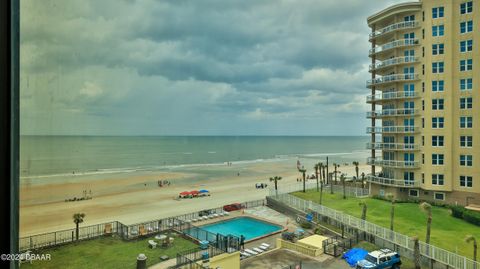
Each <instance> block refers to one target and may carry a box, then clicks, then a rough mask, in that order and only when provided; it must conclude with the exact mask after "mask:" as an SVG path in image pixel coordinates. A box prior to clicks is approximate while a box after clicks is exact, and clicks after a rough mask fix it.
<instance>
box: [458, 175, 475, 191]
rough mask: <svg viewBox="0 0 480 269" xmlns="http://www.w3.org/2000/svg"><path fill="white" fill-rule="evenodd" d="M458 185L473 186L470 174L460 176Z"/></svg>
mask: <svg viewBox="0 0 480 269" xmlns="http://www.w3.org/2000/svg"><path fill="white" fill-rule="evenodd" d="M460 187H467V188H471V187H473V177H472V176H460Z"/></svg>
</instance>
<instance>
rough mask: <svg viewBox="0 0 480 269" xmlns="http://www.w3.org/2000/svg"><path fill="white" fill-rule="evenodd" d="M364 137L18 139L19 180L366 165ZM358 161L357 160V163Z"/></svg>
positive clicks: (94, 137) (87, 137) (75, 137)
mask: <svg viewBox="0 0 480 269" xmlns="http://www.w3.org/2000/svg"><path fill="white" fill-rule="evenodd" d="M368 140H369V138H368V137H365V136H343V137H342V136H335V137H333V136H317V137H314V136H306V137H304V136H145V137H130V136H115V137H114V136H21V138H20V176H21V178H41V177H51V176H62V175H72V174H105V173H116V172H129V171H142V170H161V169H164V168H172V167H184V166H195V165H201V166H203V165H214V164H223V163H226V162H234V163H241V162H264V161H275V160H284V159H292V158H301V159H318V160H319V161H320V160H321V159H325V157H326V156H329V157H330V160H333V161H335V159H337V161H338V162H342V163H343V162H352V161H355V160H356V161H360V162H362V163H363V162H365V160H364V159H363V157H366V156H367V154H368V151H367V150H366V149H365V144H366V143H367V142H368ZM360 157H361V159H359V158H360Z"/></svg>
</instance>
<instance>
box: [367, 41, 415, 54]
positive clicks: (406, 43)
mask: <svg viewBox="0 0 480 269" xmlns="http://www.w3.org/2000/svg"><path fill="white" fill-rule="evenodd" d="M418 44H419V42H418V38H407V39H399V40H395V41H392V42H389V43H386V44H383V45H381V46H377V47H375V48H372V49H370V51H369V52H370V55H372V54H375V53H379V52H384V51H387V50H390V49H394V48H399V47H405V46H415V45H418Z"/></svg>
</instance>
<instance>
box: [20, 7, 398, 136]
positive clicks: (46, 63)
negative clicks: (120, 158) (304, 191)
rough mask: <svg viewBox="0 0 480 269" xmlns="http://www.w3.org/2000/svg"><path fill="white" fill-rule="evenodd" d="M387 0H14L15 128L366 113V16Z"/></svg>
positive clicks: (157, 125)
mask: <svg viewBox="0 0 480 269" xmlns="http://www.w3.org/2000/svg"><path fill="white" fill-rule="evenodd" d="M392 2H396V1H381V0H375V1H360V0H358V1H354V0H344V1H337V0H323V1H313V0H305V1H293V0H291V1H287V0H284V1H277V0H275V1H274V0H265V1H224V0H204V1H193V0H191V1H184V0H175V1H173V0H172V1H156V0H138V1H133V0H121V1H118V0H105V1H93V0H90V1H63V0H43V1H35V0H25V1H22V2H21V4H22V6H21V8H22V16H21V18H22V21H21V69H22V82H23V83H22V92H21V95H22V102H21V105H22V109H23V112H24V113H23V115H24V116H23V117H24V118H23V119H24V121H23V122H24V123H25V124H22V128H23V130H24V131H25V132H28V133H35V132H39V133H42V132H43V133H45V132H46V133H83V132H86V133H89V132H90V131H89V130H92V131H91V132H93V130H95V132H100V133H102V132H104V133H108V132H117V133H126V134H128V133H136V132H138V129H139V127H138V125H140V126H143V127H144V128H146V130H145V132H146V133H158V134H163V133H168V132H170V133H182V132H187V133H192V134H195V133H196V130H194V129H188V128H187V127H184V126H180V127H179V125H178V124H177V122H179V121H180V122H183V123H185V126H199V125H201V123H202V122H205V123H207V122H208V124H209V125H212V122H213V125H215V124H218V126H211V128H210V129H211V130H212V133H213V132H214V130H221V129H222V128H226V129H228V132H230V133H232V134H235V133H238V132H240V131H239V130H243V129H244V128H246V126H248V128H250V129H251V132H256V130H258V132H259V133H262V132H264V131H265V130H263V129H262V128H264V126H266V125H265V122H266V121H268V120H276V121H277V122H276V124H277V125H278V124H279V123H280V121H281V119H286V118H288V119H294V120H295V121H296V123H295V126H297V127H298V126H299V123H298V122H301V121H302V120H305V124H310V123H309V121H308V119H309V118H312V117H319V116H322V115H327V116H328V117H333V119H334V118H335V117H336V116H335V115H339V114H349V116H348V119H347V121H348V120H350V121H352V122H363V121H364V119H363V115H362V116H360V113H359V112H358V111H363V110H364V109H365V107H366V105H365V104H364V95H365V94H366V89H365V79H367V78H368V73H367V70H366V68H367V65H368V58H367V51H368V45H369V44H368V40H367V37H368V27H367V26H366V17H367V16H368V15H370V14H373V13H374V12H376V11H378V10H380V9H382V8H384V7H386V6H388V5H390V4H392ZM166 115H169V116H168V117H167V116H166ZM42 117H43V118H42ZM225 117H226V118H228V119H229V120H228V121H227V122H226V121H225V120H224V118H225ZM344 118H345V117H344V116H342V120H343V119H344ZM42 121H43V122H47V123H48V124H42ZM125 122H129V123H131V122H136V123H135V125H136V126H137V127H136V129H135V130H133V129H132V130H128V128H127V127H124V126H125ZM232 122H236V123H238V124H233V125H232V126H231V124H230V123H232ZM247 122H248V123H247ZM194 123H195V124H194ZM300 125H301V124H300ZM164 126H170V127H172V126H173V127H172V128H168V130H166V129H167V128H166V127H164ZM124 128H127V129H124ZM332 128H333V129H332V130H333V132H341V129H339V128H337V127H335V126H333V127H332ZM36 129H40V130H36ZM285 129H286V130H287V129H290V125H289V121H286V122H285ZM262 130H263V131H262ZM265 132H267V131H265ZM318 132H319V133H318V134H322V133H326V132H325V131H324V130H318ZM362 132H363V128H362V129H361V130H360V129H359V130H358V131H357V132H356V133H357V134H360V133H362ZM207 133H208V132H207Z"/></svg>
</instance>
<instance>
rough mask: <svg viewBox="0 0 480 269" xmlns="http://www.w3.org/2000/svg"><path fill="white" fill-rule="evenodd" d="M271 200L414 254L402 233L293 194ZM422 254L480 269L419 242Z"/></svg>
mask: <svg viewBox="0 0 480 269" xmlns="http://www.w3.org/2000/svg"><path fill="white" fill-rule="evenodd" d="M269 198H271V199H273V200H275V201H277V202H280V203H283V204H285V205H287V206H289V207H292V208H295V209H297V210H300V211H302V212H304V213H305V214H306V213H310V212H311V211H314V212H316V213H318V214H320V215H322V216H327V217H329V218H331V219H334V220H336V221H339V222H341V223H343V224H344V225H347V226H350V227H353V228H356V229H358V230H360V231H363V232H366V233H368V234H372V235H375V236H377V237H379V238H382V239H383V240H386V241H389V242H391V243H393V244H396V245H398V246H400V247H402V248H405V249H408V250H410V251H412V252H413V245H414V241H413V240H412V238H411V237H409V236H406V235H404V234H401V233H397V232H394V231H392V230H389V229H387V228H384V227H382V226H379V225H376V224H373V223H370V222H368V221H364V220H362V219H359V218H356V217H353V216H350V215H348V214H345V213H343V212H341V211H337V210H334V209H331V208H328V207H326V206H322V205H319V204H316V203H313V202H312V201H307V200H304V199H301V198H298V197H296V196H293V195H291V194H279V195H277V196H270V197H269ZM419 244H420V254H421V255H423V256H424V257H427V258H429V259H433V260H435V261H437V262H440V263H443V264H445V265H448V266H450V267H453V268H458V269H475V268H477V269H478V268H480V263H479V262H475V261H473V260H471V259H469V258H467V257H465V256H461V255H458V254H455V253H453V252H450V251H448V250H445V249H442V248H439V247H436V246H434V245H430V244H426V243H424V242H419Z"/></svg>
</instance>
